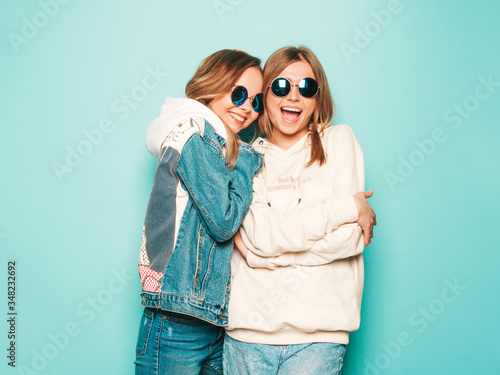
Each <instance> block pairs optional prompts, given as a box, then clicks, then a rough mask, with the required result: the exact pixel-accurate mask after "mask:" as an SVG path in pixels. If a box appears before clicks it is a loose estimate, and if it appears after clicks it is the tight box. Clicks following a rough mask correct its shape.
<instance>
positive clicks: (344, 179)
mask: <svg viewBox="0 0 500 375" xmlns="http://www.w3.org/2000/svg"><path fill="white" fill-rule="evenodd" d="M338 126H342V128H339V130H338V134H336V135H335V137H334V138H333V139H331V138H330V139H328V142H327V144H326V149H327V167H328V168H329V169H330V171H331V173H332V176H333V184H334V193H333V195H332V197H331V199H327V200H323V201H320V202H319V203H316V204H315V205H313V206H311V207H310V208H308V209H307V210H302V211H300V212H295V213H294V214H295V215H304V217H303V218H302V219H303V221H302V222H301V223H300V225H296V226H293V229H292V230H293V232H292V231H291V230H290V229H288V230H287V229H286V228H283V234H282V235H281V236H280V235H276V234H274V235H272V237H273V238H272V239H271V240H268V241H267V243H266V244H265V246H271V245H273V244H275V243H276V242H277V239H279V238H281V237H287V236H292V237H293V239H292V241H294V242H293V243H290V244H289V245H290V246H292V247H291V248H287V247H285V246H286V244H285V243H282V244H281V245H283V246H281V248H280V249H279V250H278V251H275V253H274V254H273V255H270V252H269V251H268V252H263V251H261V249H260V248H258V247H255V246H254V245H255V244H254V243H253V242H252V240H257V239H258V238H256V237H257V236H254V237H251V239H252V240H250V237H249V236H248V235H247V236H243V234H242V237H243V239H244V241H245V244H247V246H248V248H249V252H248V256H247V262H248V264H249V265H250V266H251V267H265V268H271V269H273V268H276V267H279V266H294V265H304V266H311V265H320V264H326V263H330V262H332V261H334V260H337V259H341V258H346V257H350V256H354V255H357V254H359V253H361V252H362V251H363V241H362V235H361V234H362V232H361V228H360V227H359V225H357V224H356V223H353V222H354V221H356V220H357V209H356V207H355V204H354V201H353V198H352V195H353V194H354V193H356V192H358V191H362V190H363V189H364V167H363V154H362V151H361V148H360V146H359V143H358V142H357V140H356V138H355V137H354V134H353V133H352V130H351V129H350V128H349V127H348V126H346V125H338ZM254 190H255V189H254ZM254 194H255V191H254ZM351 200H352V205H353V206H354V207H353V208H352V209H354V210H355V214H354V215H355V216H351V218H350V220H349V221H347V219H344V221H341V220H337V225H336V226H335V225H332V226H331V227H330V228H328V227H322V228H321V230H318V229H319V228H318V227H316V225H317V223H318V222H320V221H321V217H325V218H326V215H319V213H320V212H321V210H323V211H325V210H327V209H328V206H330V208H331V209H333V210H334V211H335V210H345V211H346V212H348V210H346V208H343V205H344V204H345V203H346V202H351ZM254 203H255V196H254V202H253V203H252V206H251V208H250V211H249V214H248V215H247V217H248V216H249V215H250V212H253V211H252V209H253V207H254ZM318 205H319V207H318ZM352 209H351V210H352ZM309 211H311V212H309ZM341 212H342V211H341ZM337 217H345V218H347V216H342V214H339V215H337ZM309 220H316V222H310V221H309ZM349 222H350V224H347V223H349ZM309 223H311V224H312V226H313V227H312V228H310V227H309V226H308V224H309ZM341 224H343V225H341ZM246 225H247V218H245V220H244V228H245V230H246ZM339 225H340V226H339ZM309 228H310V229H309ZM323 229H324V230H325V232H323V233H322V230H323ZM329 229H331V230H329ZM308 230H311V232H308ZM314 231H315V232H314ZM314 234H315V235H316V236H314ZM287 238H288V239H289V237H287ZM301 239H304V240H302V241H300V240H301ZM297 240H299V241H300V242H297ZM262 242H263V241H262V239H261V240H260V243H261V244H262ZM261 246H262V245H261ZM267 249H269V247H268V248H267ZM274 250H276V248H275V249H274Z"/></svg>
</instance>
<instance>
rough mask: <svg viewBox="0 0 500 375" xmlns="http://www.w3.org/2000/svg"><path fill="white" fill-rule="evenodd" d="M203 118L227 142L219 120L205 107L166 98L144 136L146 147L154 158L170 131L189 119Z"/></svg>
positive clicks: (195, 102)
mask: <svg viewBox="0 0 500 375" xmlns="http://www.w3.org/2000/svg"><path fill="white" fill-rule="evenodd" d="M194 117H198V118H200V117H201V118H203V119H204V120H206V121H207V122H208V123H209V124H210V125H211V126H212V128H213V129H214V130H215V132H216V133H217V134H218V135H219V136H221V137H222V138H224V139H225V140H227V131H226V128H225V126H224V124H223V123H222V121H221V119H220V118H219V117H218V116H217V115H216V114H215V113H214V112H212V111H211V110H210V109H209V108H208V107H207V106H205V105H203V104H201V103H200V102H198V101H196V100H193V99H187V98H167V99H166V100H165V102H164V103H163V105H162V107H161V110H160V116H158V117H157V118H156V119H155V120H154V121H153V122H152V123H151V124H149V127H148V131H147V134H146V147H147V148H148V150H149V152H151V153H152V154H153V155H154V156H156V157H158V156H159V155H160V150H161V146H162V144H163V141H164V140H165V138H166V137H167V135H168V134H169V133H170V132H171V131H172V129H173V128H174V127H175V126H176V125H179V124H180V123H181V122H183V121H185V120H187V119H189V118H194Z"/></svg>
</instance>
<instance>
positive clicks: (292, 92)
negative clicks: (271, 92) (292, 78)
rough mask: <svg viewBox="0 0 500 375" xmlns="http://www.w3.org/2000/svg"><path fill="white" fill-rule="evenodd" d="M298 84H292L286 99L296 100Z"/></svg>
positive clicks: (297, 98)
mask: <svg viewBox="0 0 500 375" xmlns="http://www.w3.org/2000/svg"><path fill="white" fill-rule="evenodd" d="M299 95H300V93H299V86H298V85H293V86H292V88H291V89H290V93H289V94H288V99H290V100H292V101H297V100H299Z"/></svg>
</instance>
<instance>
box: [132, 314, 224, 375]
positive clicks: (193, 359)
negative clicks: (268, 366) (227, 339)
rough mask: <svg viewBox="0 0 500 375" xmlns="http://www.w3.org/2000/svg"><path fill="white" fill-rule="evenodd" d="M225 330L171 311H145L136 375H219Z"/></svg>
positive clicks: (138, 347) (220, 372)
mask: <svg viewBox="0 0 500 375" xmlns="http://www.w3.org/2000/svg"><path fill="white" fill-rule="evenodd" d="M223 343H224V329H223V328H222V327H218V326H215V325H213V324H210V323H207V322H205V321H203V320H200V319H197V318H194V317H191V316H188V315H183V314H177V313H173V312H168V311H163V310H156V309H152V308H149V307H146V308H145V309H144V313H143V315H142V318H141V325H140V327H139V337H138V339H137V348H136V360H135V373H136V375H163V374H169V375H170V374H172V375H177V374H179V375H195V374H196V375H198V374H202V375H220V374H222V346H223Z"/></svg>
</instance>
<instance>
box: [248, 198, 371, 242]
mask: <svg viewBox="0 0 500 375" xmlns="http://www.w3.org/2000/svg"><path fill="white" fill-rule="evenodd" d="M372 195H373V190H369V191H360V192H359V193H356V194H354V195H353V197H354V202H355V203H356V207H357V208H358V221H357V223H358V224H359V226H360V227H361V229H362V230H363V236H364V237H365V246H368V245H369V244H370V243H371V242H372V240H371V239H372V238H373V227H374V226H375V225H377V215H375V212H374V211H373V208H372V207H371V206H370V204H369V203H368V200H367V199H366V198H370V197H371V196H372ZM242 242H243V241H242ZM240 251H241V250H240Z"/></svg>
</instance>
